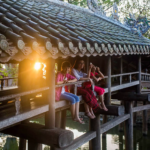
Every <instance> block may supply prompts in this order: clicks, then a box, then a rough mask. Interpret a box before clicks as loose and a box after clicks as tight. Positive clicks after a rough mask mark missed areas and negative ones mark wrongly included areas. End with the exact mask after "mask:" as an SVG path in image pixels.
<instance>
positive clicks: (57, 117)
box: [55, 111, 61, 128]
mask: <svg viewBox="0 0 150 150" xmlns="http://www.w3.org/2000/svg"><path fill="white" fill-rule="evenodd" d="M60 123H61V111H58V112H56V114H55V127H56V128H60Z"/></svg>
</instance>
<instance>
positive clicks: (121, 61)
mask: <svg viewBox="0 0 150 150" xmlns="http://www.w3.org/2000/svg"><path fill="white" fill-rule="evenodd" d="M122 73H123V59H122V57H121V58H120V74H122ZM120 84H122V76H121V77H120Z"/></svg>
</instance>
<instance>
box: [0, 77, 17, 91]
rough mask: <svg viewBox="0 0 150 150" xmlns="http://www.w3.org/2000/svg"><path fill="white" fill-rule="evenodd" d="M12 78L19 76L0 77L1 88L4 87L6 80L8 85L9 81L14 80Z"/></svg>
mask: <svg viewBox="0 0 150 150" xmlns="http://www.w3.org/2000/svg"><path fill="white" fill-rule="evenodd" d="M12 79H18V77H5V78H2V79H0V81H1V90H3V89H4V81H7V86H8V81H9V80H12Z"/></svg>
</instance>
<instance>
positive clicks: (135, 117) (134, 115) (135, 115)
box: [133, 101, 137, 127]
mask: <svg viewBox="0 0 150 150" xmlns="http://www.w3.org/2000/svg"><path fill="white" fill-rule="evenodd" d="M133 107H137V101H134V105H133ZM136 119H137V113H136V112H135V113H133V126H134V127H136Z"/></svg>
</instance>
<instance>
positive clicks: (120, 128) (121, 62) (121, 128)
mask: <svg viewBox="0 0 150 150" xmlns="http://www.w3.org/2000/svg"><path fill="white" fill-rule="evenodd" d="M122 73H123V58H122V57H121V58H120V74H122ZM121 84H122V76H120V85H121ZM121 105H122V101H121ZM123 124H124V123H120V124H119V132H122V131H123Z"/></svg>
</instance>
